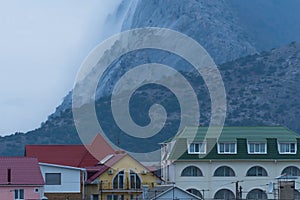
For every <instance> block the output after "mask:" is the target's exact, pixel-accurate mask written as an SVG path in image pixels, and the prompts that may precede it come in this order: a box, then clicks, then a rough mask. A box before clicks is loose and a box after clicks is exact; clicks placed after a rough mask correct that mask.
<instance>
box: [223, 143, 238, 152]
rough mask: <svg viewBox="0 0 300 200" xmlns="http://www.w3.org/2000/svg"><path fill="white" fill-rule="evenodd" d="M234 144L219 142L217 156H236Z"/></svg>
mask: <svg viewBox="0 0 300 200" xmlns="http://www.w3.org/2000/svg"><path fill="white" fill-rule="evenodd" d="M236 149H237V148H236V143H235V142H219V143H218V153H219V154H236V152H237V150H236Z"/></svg>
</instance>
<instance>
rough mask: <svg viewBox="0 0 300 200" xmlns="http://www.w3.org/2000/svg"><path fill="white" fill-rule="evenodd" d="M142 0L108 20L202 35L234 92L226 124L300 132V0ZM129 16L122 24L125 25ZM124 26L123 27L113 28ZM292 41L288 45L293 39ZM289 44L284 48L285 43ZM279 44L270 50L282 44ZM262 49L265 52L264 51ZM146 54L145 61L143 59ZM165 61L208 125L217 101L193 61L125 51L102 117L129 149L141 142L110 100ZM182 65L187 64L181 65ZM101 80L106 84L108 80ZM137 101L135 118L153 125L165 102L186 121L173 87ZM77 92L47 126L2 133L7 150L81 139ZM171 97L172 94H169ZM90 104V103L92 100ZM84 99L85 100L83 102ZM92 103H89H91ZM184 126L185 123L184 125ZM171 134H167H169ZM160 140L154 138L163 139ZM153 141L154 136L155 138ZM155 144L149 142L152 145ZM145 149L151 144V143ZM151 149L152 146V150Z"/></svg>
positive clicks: (111, 75) (101, 93) (112, 73)
mask: <svg viewBox="0 0 300 200" xmlns="http://www.w3.org/2000/svg"><path fill="white" fill-rule="evenodd" d="M182 2H183V1H182V0H153V1H147V0H137V1H132V2H131V3H128V1H125V0H124V1H123V2H122V3H121V4H120V6H119V8H118V9H117V10H116V12H115V13H114V14H113V15H111V16H109V18H108V22H107V23H116V24H117V25H116V27H121V30H128V29H132V28H141V27H148V26H156V27H166V28H170V29H173V30H177V31H180V32H182V33H184V34H186V35H188V36H190V37H192V38H193V39H195V40H196V41H198V42H199V43H200V44H201V45H202V46H203V47H204V48H205V49H206V50H207V51H208V52H209V54H210V55H211V56H212V57H213V59H214V60H215V61H216V63H217V64H218V66H219V70H220V72H221V74H222V78H223V81H224V84H225V89H226V93H227V103H228V113H227V119H226V125H275V124H279V125H284V126H287V127H288V128H290V129H292V130H294V131H297V132H300V126H299V125H298V124H297V121H296V120H297V119H298V118H299V112H300V111H299V103H298V102H299V95H298V94H299V91H298V90H299V89H298V88H299V87H298V85H299V80H300V79H299V60H300V55H299V52H300V47H299V43H295V42H294V43H290V42H292V41H300V24H299V23H298V19H299V18H300V13H299V12H297V8H299V6H300V2H299V1H297V0H290V1H279V0H274V1H260V0H253V1H240V0H231V1H221V0H211V1H206V0H187V1H184V3H182ZM120 21H122V23H120ZM110 31H111V32H116V30H110ZM288 43H290V44H289V45H287V46H284V45H285V44H288ZM280 46H283V47H280ZM274 47H276V48H275V49H273V50H269V49H271V48H274ZM259 52H261V53H259ZM141 58H142V59H141ZM148 62H158V63H162V64H166V65H169V66H174V67H175V68H177V69H178V70H180V71H181V72H182V74H183V75H184V76H185V77H186V78H187V79H188V80H189V82H190V83H191V84H192V85H193V86H195V87H196V88H197V89H196V91H197V94H198V98H199V102H200V107H201V120H200V123H201V124H203V125H207V124H208V123H209V118H210V99H209V94H208V92H207V88H206V87H205V84H204V83H203V80H202V78H201V77H199V75H198V74H196V73H194V72H193V71H191V70H189V69H190V68H189V65H188V64H187V63H185V62H184V61H182V60H180V59H178V58H177V57H176V56H174V55H172V54H170V53H166V52H160V51H153V50H145V51H141V52H133V53H131V54H128V55H127V56H124V57H121V58H120V59H119V60H118V61H117V62H115V64H114V65H112V66H111V67H110V68H109V70H108V71H107V72H106V76H105V77H104V78H103V79H102V80H101V81H102V82H103V83H104V84H103V85H104V86H101V85H100V86H99V87H98V90H97V101H96V110H97V115H98V118H99V119H101V117H102V118H103V116H105V117H106V120H108V121H105V122H104V126H105V128H106V129H107V130H109V131H110V132H112V134H111V135H110V137H111V138H110V139H111V140H112V141H118V139H121V144H120V145H121V147H132V148H133V150H134V151H136V150H138V149H140V147H141V146H140V145H135V143H130V142H128V139H129V138H128V137H125V136H120V134H119V133H120V130H119V129H118V127H117V126H115V125H114V124H113V123H112V122H113V120H112V119H111V117H110V116H111V114H110V111H109V110H107V108H106V107H105V105H107V103H108V102H109V97H110V94H111V91H112V89H113V86H114V84H115V83H116V81H117V80H118V79H119V78H120V77H121V76H122V75H123V74H124V72H125V71H126V70H128V69H130V67H132V66H133V64H136V65H138V64H144V63H148ZM222 63H223V64H222ZM179 66H180V67H179ZM101 81H100V82H101ZM161 91H163V92H161ZM134 95H135V96H134V97H135V100H134V101H132V106H131V108H133V111H132V113H136V114H133V118H134V120H135V121H136V122H137V123H138V124H140V125H146V124H147V123H149V118H148V117H145V114H146V113H147V111H148V110H147V109H148V108H149V106H150V105H152V104H153V103H160V104H162V105H164V106H165V107H166V109H167V110H168V113H169V116H168V117H169V119H170V120H171V121H168V122H169V124H168V125H170V124H172V123H171V122H175V123H173V124H175V125H174V126H173V127H170V128H171V129H172V128H173V129H176V128H178V126H177V125H176V121H178V120H179V115H178V112H177V110H178V102H177V101H176V99H175V100H174V98H173V97H174V96H173V95H172V93H171V92H170V91H167V90H165V89H164V88H159V87H158V86H151V87H150V86H149V87H144V88H142V90H139V91H137V92H136V93H135V94H134ZM71 97H72V92H70V93H69V94H68V95H67V96H66V97H65V98H64V101H63V103H62V104H61V105H59V106H58V107H57V110H56V112H55V113H53V114H51V115H50V116H49V118H48V120H47V121H46V122H43V123H42V125H41V127H40V128H37V129H36V130H33V131H29V132H28V133H26V134H25V133H15V134H13V135H10V136H5V137H0V144H1V145H0V154H1V155H21V154H23V151H24V145H25V144H48V143H52V144H65V143H67V144H75V143H80V139H79V137H78V135H77V132H76V129H75V127H74V123H73V118H72V112H71ZM169 99H171V100H169ZM86 103H87V102H86ZM83 104H84V103H83ZM83 106H84V105H83ZM177 124H178V123H177ZM169 136H171V135H168V134H166V135H165V136H164V137H166V138H167V137H169ZM160 139H161V138H156V139H155V140H154V141H156V140H157V141H160ZM150 142H153V141H150ZM148 146H149V145H148ZM143 147H147V144H144V145H143ZM145 151H147V149H145Z"/></svg>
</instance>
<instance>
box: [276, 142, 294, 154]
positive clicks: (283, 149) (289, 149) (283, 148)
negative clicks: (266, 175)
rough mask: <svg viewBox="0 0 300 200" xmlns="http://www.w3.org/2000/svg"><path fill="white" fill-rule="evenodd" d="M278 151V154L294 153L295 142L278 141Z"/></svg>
mask: <svg viewBox="0 0 300 200" xmlns="http://www.w3.org/2000/svg"><path fill="white" fill-rule="evenodd" d="M278 149H279V153H280V154H295V153H296V151H297V146H296V143H288V142H284V143H279V147H278Z"/></svg>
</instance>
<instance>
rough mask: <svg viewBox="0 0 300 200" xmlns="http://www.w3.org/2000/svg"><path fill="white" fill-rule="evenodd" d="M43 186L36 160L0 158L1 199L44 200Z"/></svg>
mask: <svg viewBox="0 0 300 200" xmlns="http://www.w3.org/2000/svg"><path fill="white" fill-rule="evenodd" d="M43 186H44V180H43V177H42V174H41V171H40V168H39V165H38V160H37V159H36V158H26V157H0V199H4V200H22V199H32V200H34V199H35V200H38V199H42V198H43V195H44V193H43Z"/></svg>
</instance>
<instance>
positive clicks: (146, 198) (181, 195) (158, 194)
mask: <svg viewBox="0 0 300 200" xmlns="http://www.w3.org/2000/svg"><path fill="white" fill-rule="evenodd" d="M138 199H143V200H173V199H177V200H179V199H186V200H198V199H201V198H200V197H198V196H196V195H194V194H192V193H190V192H187V191H186V190H184V189H182V188H180V187H178V186H176V185H159V186H155V187H153V188H151V189H150V190H144V191H143V194H142V195H140V196H139V198H138Z"/></svg>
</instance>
